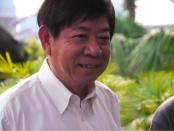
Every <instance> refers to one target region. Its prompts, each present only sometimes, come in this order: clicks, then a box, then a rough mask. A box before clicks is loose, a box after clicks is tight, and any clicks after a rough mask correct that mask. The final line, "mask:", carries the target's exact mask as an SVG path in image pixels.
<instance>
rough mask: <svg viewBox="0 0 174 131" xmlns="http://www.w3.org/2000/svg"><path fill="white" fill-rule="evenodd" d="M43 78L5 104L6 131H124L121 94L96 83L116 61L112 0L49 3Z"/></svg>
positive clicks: (42, 16)
mask: <svg viewBox="0 0 174 131" xmlns="http://www.w3.org/2000/svg"><path fill="white" fill-rule="evenodd" d="M38 25H39V27H40V28H39V31H38V35H39V38H40V41H41V44H42V48H43V50H44V52H45V53H46V54H47V56H48V57H47V58H46V59H45V61H44V63H43V65H42V66H41V69H40V70H39V72H38V73H36V74H34V75H33V76H31V77H29V78H27V79H26V80H24V81H23V82H20V83H19V84H17V85H16V86H14V87H12V88H11V89H10V90H8V91H7V92H5V93H4V94H2V96H1V98H0V103H1V105H2V106H1V107H0V130H14V131H15V130H39V131H42V130H121V126H120V115H119V104H118V100H117V98H116V96H115V94H114V93H113V92H112V91H111V90H110V89H109V88H108V87H106V86H105V85H103V84H102V83H100V82H98V81H96V79H97V77H98V76H99V75H100V74H101V73H102V72H103V71H104V70H105V68H106V67H107V65H108V62H109V57H110V40H111V38H112V35H113V31H114V26H115V14H114V8H113V5H112V3H111V1H110V0H45V1H44V3H43V4H42V6H41V8H40V10H39V12H38Z"/></svg>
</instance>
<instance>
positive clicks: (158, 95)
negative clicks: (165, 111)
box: [120, 71, 174, 130]
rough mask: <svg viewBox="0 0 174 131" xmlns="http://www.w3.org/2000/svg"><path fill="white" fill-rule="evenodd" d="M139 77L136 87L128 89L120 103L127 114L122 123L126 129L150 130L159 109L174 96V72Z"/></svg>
mask: <svg viewBox="0 0 174 131" xmlns="http://www.w3.org/2000/svg"><path fill="white" fill-rule="evenodd" d="M137 77H138V80H139V81H138V82H137V84H136V86H130V87H129V88H127V90H125V96H124V97H122V99H121V101H120V106H121V111H122V112H121V113H125V112H126V113H127V116H125V119H122V122H123V125H126V127H125V129H130V130H148V129H149V126H150V123H151V120H152V116H153V114H154V112H155V110H156V109H157V107H158V106H159V105H160V104H161V103H162V102H164V101H165V100H166V99H167V98H168V97H170V96H173V94H174V71H173V72H167V71H161V72H153V71H152V72H146V73H142V74H139V75H138V76H137ZM127 118H128V119H127Z"/></svg>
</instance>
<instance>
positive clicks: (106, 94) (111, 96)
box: [95, 81, 118, 101]
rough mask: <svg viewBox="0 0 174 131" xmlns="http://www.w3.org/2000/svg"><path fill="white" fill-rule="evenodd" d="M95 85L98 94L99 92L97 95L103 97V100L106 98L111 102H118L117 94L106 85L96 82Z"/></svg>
mask: <svg viewBox="0 0 174 131" xmlns="http://www.w3.org/2000/svg"><path fill="white" fill-rule="evenodd" d="M95 84H96V92H97V95H99V97H101V98H102V99H104V98H105V99H107V100H111V101H112V100H114V101H118V100H117V96H116V94H115V93H114V92H113V91H112V90H111V89H110V88H109V87H107V86H106V85H105V84H103V83H101V82H99V81H95Z"/></svg>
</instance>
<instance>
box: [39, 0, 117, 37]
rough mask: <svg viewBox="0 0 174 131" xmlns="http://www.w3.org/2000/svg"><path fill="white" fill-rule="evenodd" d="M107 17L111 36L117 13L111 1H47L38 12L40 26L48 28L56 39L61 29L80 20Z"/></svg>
mask: <svg viewBox="0 0 174 131" xmlns="http://www.w3.org/2000/svg"><path fill="white" fill-rule="evenodd" d="M102 16H106V17H107V20H108V23H109V28H110V35H111V37H112V35H113V32H114V27H115V11H114V8H113V5H112V3H111V0H45V1H44V2H43V4H42V6H41V8H40V10H39V12H38V15H37V22H38V25H39V26H41V25H44V26H46V27H47V28H48V29H49V31H50V32H51V34H52V35H53V37H54V38H56V37H57V36H58V34H59V33H60V31H61V29H63V28H64V27H66V26H67V27H68V26H71V24H72V23H73V22H75V21H77V20H79V19H83V20H87V19H96V18H99V17H102Z"/></svg>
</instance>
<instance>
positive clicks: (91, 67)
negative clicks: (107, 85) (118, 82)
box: [79, 64, 99, 69]
mask: <svg viewBox="0 0 174 131" xmlns="http://www.w3.org/2000/svg"><path fill="white" fill-rule="evenodd" d="M79 66H80V67H82V68H87V69H95V68H97V67H98V66H99V65H88V64H79Z"/></svg>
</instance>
